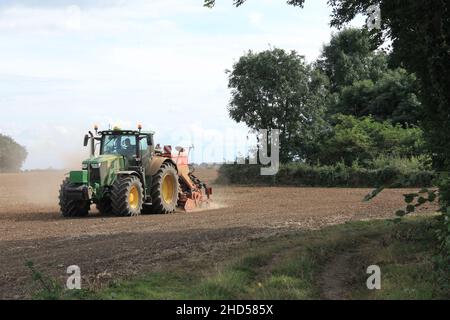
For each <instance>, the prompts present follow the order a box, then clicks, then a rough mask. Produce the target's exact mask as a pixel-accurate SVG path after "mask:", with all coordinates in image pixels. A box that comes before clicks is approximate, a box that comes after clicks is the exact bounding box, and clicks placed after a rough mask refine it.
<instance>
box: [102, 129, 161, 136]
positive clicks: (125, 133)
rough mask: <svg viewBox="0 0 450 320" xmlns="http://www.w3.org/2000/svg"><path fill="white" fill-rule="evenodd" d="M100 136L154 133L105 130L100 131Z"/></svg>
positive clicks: (149, 133)
mask: <svg viewBox="0 0 450 320" xmlns="http://www.w3.org/2000/svg"><path fill="white" fill-rule="evenodd" d="M98 133H99V134H100V135H118V136H119V135H136V136H137V135H152V134H155V132H154V131H136V130H105V131H99V132H98Z"/></svg>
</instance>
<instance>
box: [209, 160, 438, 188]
mask: <svg viewBox="0 0 450 320" xmlns="http://www.w3.org/2000/svg"><path fill="white" fill-rule="evenodd" d="M397 161H398V163H397V166H386V167H380V168H375V167H374V168H362V167H359V166H358V164H357V163H354V165H352V166H350V167H349V166H346V165H345V164H344V163H342V162H339V163H337V164H335V165H325V166H320V165H317V166H311V165H308V164H306V163H290V164H286V165H282V166H281V167H280V170H279V172H278V174H277V175H275V176H273V177H270V176H261V175H260V166H256V165H223V166H221V167H220V169H219V178H218V180H217V183H222V184H223V183H229V184H246V185H248V184H251V185H286V186H303V187H361V188H371V187H378V186H382V185H392V187H396V188H410V187H430V186H432V185H433V180H434V178H435V174H434V172H432V171H429V170H421V169H420V168H413V167H412V165H411V163H410V162H409V161H408V160H405V161H404V162H405V165H402V164H401V161H400V160H397ZM412 163H413V164H414V162H412ZM408 166H410V167H409V168H408Z"/></svg>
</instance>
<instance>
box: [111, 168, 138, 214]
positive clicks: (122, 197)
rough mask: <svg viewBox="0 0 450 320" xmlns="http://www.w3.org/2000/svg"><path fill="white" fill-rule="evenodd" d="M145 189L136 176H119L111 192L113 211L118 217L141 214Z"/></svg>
mask: <svg viewBox="0 0 450 320" xmlns="http://www.w3.org/2000/svg"><path fill="white" fill-rule="evenodd" d="M143 199H144V188H143V187H142V183H141V181H140V180H139V178H138V177H136V176H119V177H117V179H116V181H115V182H114V183H113V186H112V190H111V205H112V211H113V213H114V214H115V215H117V216H123V217H132V216H138V215H140V214H141V210H142V205H143V202H144V201H143Z"/></svg>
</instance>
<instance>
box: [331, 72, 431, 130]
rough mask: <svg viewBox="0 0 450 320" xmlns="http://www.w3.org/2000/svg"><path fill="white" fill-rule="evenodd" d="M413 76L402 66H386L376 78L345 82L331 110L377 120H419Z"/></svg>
mask: <svg viewBox="0 0 450 320" xmlns="http://www.w3.org/2000/svg"><path fill="white" fill-rule="evenodd" d="M418 91H419V88H418V87H417V81H416V77H415V76H414V75H412V74H409V73H408V72H407V71H406V70H405V69H402V68H398V69H395V70H387V71H386V72H385V73H383V74H381V75H380V76H379V79H378V80H377V81H375V82H374V81H372V80H361V81H356V82H354V83H353V84H352V85H350V86H345V87H343V88H342V91H341V92H340V94H339V96H338V99H337V102H336V104H335V105H334V106H332V108H333V110H332V111H333V113H343V114H349V115H354V116H357V117H363V116H369V115H370V116H372V117H373V118H374V119H375V120H377V121H386V120H389V121H391V122H392V123H394V124H397V123H399V124H403V125H406V124H415V125H416V124H418V123H419V119H420V118H421V116H422V104H421V103H420V102H419V100H418V97H417V92H418Z"/></svg>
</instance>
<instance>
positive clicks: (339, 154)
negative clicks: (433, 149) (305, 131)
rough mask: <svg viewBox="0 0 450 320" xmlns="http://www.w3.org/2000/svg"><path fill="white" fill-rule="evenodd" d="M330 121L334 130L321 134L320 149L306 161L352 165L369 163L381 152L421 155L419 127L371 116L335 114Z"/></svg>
mask: <svg viewBox="0 0 450 320" xmlns="http://www.w3.org/2000/svg"><path fill="white" fill-rule="evenodd" d="M333 121H334V122H335V123H336V124H335V126H334V128H333V130H332V131H331V132H330V134H328V135H327V136H324V137H323V139H322V140H323V141H321V143H319V145H320V147H319V152H318V153H317V154H316V155H314V156H313V157H312V158H311V159H308V160H309V161H311V160H312V162H314V161H317V160H320V162H321V163H323V164H327V165H331V164H334V163H336V162H339V161H344V163H345V164H346V165H347V166H351V165H352V163H353V162H355V161H360V162H362V163H364V164H367V163H370V162H371V161H373V160H374V159H376V158H377V157H380V156H381V155H384V156H387V157H401V158H411V157H419V156H421V155H423V154H424V139H423V132H422V130H421V129H419V128H416V127H408V128H403V127H402V126H400V125H395V126H394V125H392V124H391V123H390V122H387V121H386V122H383V123H380V122H377V121H375V120H374V119H373V118H371V117H366V118H361V119H357V118H355V117H353V116H345V115H337V116H335V117H334V119H333Z"/></svg>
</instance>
